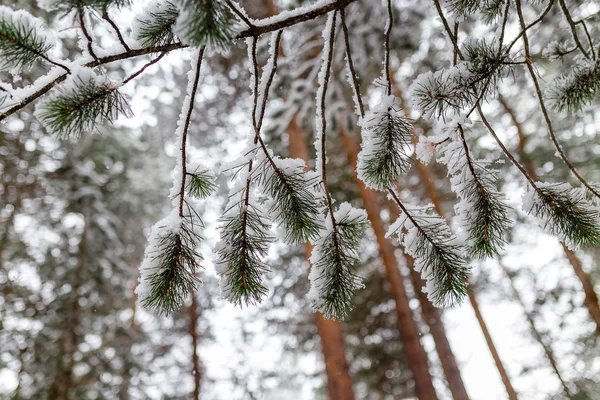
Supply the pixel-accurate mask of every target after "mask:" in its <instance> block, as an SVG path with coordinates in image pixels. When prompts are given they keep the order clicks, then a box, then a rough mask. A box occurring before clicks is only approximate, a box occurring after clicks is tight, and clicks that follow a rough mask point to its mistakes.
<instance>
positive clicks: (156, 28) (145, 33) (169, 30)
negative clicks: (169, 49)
mask: <svg viewBox="0 0 600 400" xmlns="http://www.w3.org/2000/svg"><path fill="white" fill-rule="evenodd" d="M150 7H151V8H150V9H147V10H145V12H144V13H143V15H142V16H140V17H137V18H136V19H135V23H134V29H133V36H134V38H135V39H136V40H137V41H138V42H139V43H140V44H141V45H142V46H143V47H160V46H166V45H168V44H171V43H173V42H174V41H175V36H174V34H173V26H174V25H175V21H176V20H177V17H178V16H179V10H178V9H177V6H175V4H173V3H172V2H170V1H166V2H164V3H160V2H156V3H152V5H151V6H150Z"/></svg>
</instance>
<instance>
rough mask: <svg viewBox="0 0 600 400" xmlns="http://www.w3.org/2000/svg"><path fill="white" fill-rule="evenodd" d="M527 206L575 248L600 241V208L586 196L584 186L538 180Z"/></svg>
mask: <svg viewBox="0 0 600 400" xmlns="http://www.w3.org/2000/svg"><path fill="white" fill-rule="evenodd" d="M523 208H524V210H525V211H526V212H528V213H530V214H533V215H534V216H536V217H537V218H539V219H540V223H541V225H542V227H544V228H545V229H546V230H547V231H548V232H549V233H551V234H552V235H556V236H558V237H559V238H560V239H561V240H563V241H564V242H565V243H566V244H567V245H568V246H569V247H571V248H573V247H578V248H585V247H593V246H597V245H598V244H600V209H599V208H598V207H597V206H594V205H592V204H591V203H590V202H589V201H588V200H587V199H586V193H585V190H584V189H574V188H572V187H571V186H570V185H569V184H568V183H542V182H536V183H535V188H534V189H531V188H529V190H528V192H526V193H525V196H524V200H523Z"/></svg>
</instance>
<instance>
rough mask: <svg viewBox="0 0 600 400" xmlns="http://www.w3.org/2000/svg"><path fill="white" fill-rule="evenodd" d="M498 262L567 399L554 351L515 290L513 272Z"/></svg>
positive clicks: (567, 393)
mask: <svg viewBox="0 0 600 400" xmlns="http://www.w3.org/2000/svg"><path fill="white" fill-rule="evenodd" d="M499 264H500V267H501V268H502V270H503V271H504V273H505V274H506V276H507V277H508V280H509V282H510V287H511V289H512V294H513V298H514V299H515V300H516V301H517V302H518V303H519V305H521V308H522V309H523V313H524V314H525V318H526V319H527V322H528V323H529V330H530V331H531V334H532V335H533V337H534V338H535V340H536V341H537V342H538V343H539V344H540V346H542V348H543V349H544V354H545V355H546V358H547V359H548V362H549V363H550V366H551V367H552V370H553V371H554V374H555V375H556V377H557V378H558V380H559V381H560V384H561V385H562V387H563V390H564V392H565V395H566V396H567V398H569V399H570V398H572V397H571V393H570V391H569V387H568V386H567V384H566V383H565V381H564V379H563V377H562V375H561V373H560V370H559V369H558V363H557V362H556V357H554V351H553V350H552V347H550V345H548V344H546V342H545V340H544V337H543V335H542V333H541V332H540V331H539V330H538V329H537V327H536V325H535V320H534V319H533V315H532V314H531V313H530V312H529V311H527V306H526V305H525V302H524V301H523V298H522V297H521V295H520V294H519V291H518V290H517V287H516V286H515V282H514V280H513V274H512V273H511V272H510V271H509V270H508V269H507V268H506V267H505V266H504V264H502V262H499Z"/></svg>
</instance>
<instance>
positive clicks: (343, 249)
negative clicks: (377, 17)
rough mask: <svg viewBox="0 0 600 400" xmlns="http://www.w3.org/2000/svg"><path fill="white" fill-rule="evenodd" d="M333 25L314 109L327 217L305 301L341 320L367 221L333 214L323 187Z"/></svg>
mask: <svg viewBox="0 0 600 400" xmlns="http://www.w3.org/2000/svg"><path fill="white" fill-rule="evenodd" d="M335 23H336V12H334V13H332V14H330V15H329V16H328V19H327V23H326V25H325V29H324V30H323V38H324V39H325V43H324V45H323V51H322V65H321V69H320V71H319V75H318V81H319V89H318V90H317V106H316V107H317V115H316V124H317V132H316V134H315V135H316V138H317V139H316V142H315V147H316V148H317V168H318V170H319V172H320V174H321V183H322V187H323V191H324V192H325V197H326V200H327V213H328V218H327V219H326V225H325V230H324V231H322V232H320V235H319V238H318V239H317V240H316V241H315V242H314V247H313V251H312V254H311V257H310V262H311V265H312V269H311V272H310V274H309V280H310V282H311V288H310V291H309V293H308V295H307V298H308V299H309V301H310V302H311V304H312V307H313V309H315V310H317V311H320V312H321V313H323V315H324V317H325V318H335V319H343V318H344V317H345V316H346V315H347V314H348V313H349V312H350V310H351V309H352V297H353V296H354V293H355V292H356V290H358V289H359V288H361V287H362V283H361V280H362V279H361V278H360V277H359V276H358V275H356V274H355V273H354V268H355V267H354V266H355V264H356V263H357V262H358V261H359V257H358V252H357V250H356V249H357V246H358V244H359V243H360V239H361V238H362V232H363V230H364V228H365V226H366V225H367V223H368V222H367V218H366V213H365V212H364V210H357V209H354V208H352V207H351V206H350V204H349V203H343V204H341V205H340V207H339V209H338V211H337V212H336V211H334V208H333V200H332V198H331V194H330V193H329V189H328V187H327V151H326V140H325V139H326V132H327V119H326V114H325V103H326V97H327V87H328V85H329V79H330V76H331V64H332V61H333V45H334V38H335Z"/></svg>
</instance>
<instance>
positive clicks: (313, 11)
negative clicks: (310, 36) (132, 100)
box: [0, 0, 357, 122]
mask: <svg viewBox="0 0 600 400" xmlns="http://www.w3.org/2000/svg"><path fill="white" fill-rule="evenodd" d="M355 1H357V0H337V1H332V2H331V3H327V4H325V5H321V4H319V3H317V6H316V7H314V8H308V9H306V10H304V9H303V11H302V12H300V13H290V15H289V16H287V17H285V18H281V19H278V20H277V21H275V22H272V23H268V22H266V23H265V22H263V21H258V22H260V23H257V24H255V27H250V28H248V29H246V30H243V31H241V32H240V33H238V34H237V35H236V37H235V38H236V39H240V38H247V37H259V36H261V35H264V34H265V33H269V32H274V31H278V30H280V29H284V28H286V27H290V26H294V25H296V24H300V23H303V22H306V21H310V20H312V19H315V18H317V17H320V16H321V15H324V14H326V13H328V12H330V11H331V10H336V9H338V8H340V7H345V6H347V5H348V4H350V3H353V2H355ZM187 47H189V46H187V45H185V44H182V43H173V44H168V45H164V46H158V47H144V48H141V49H134V50H131V51H125V52H123V53H118V54H114V55H109V56H104V57H100V58H98V59H96V60H93V61H90V62H89V63H86V64H85V65H84V66H85V67H90V68H94V67H98V66H100V65H104V64H108V63H112V62H115V61H120V60H125V59H128V58H133V57H139V56H142V55H146V54H151V53H160V52H164V53H168V52H171V51H173V50H179V49H184V48H187ZM66 78H67V74H63V75H61V76H59V77H57V78H56V79H54V80H52V81H51V82H49V83H48V84H46V85H44V86H43V87H41V88H40V89H39V90H37V91H36V92H34V93H33V94H31V95H29V96H27V97H26V98H25V99H23V100H21V101H20V102H19V103H17V104H15V105H14V106H12V107H10V108H9V109H8V110H7V111H5V112H3V113H2V114H0V122H1V121H3V120H5V119H6V118H8V117H9V116H10V115H12V114H14V113H16V112H18V111H19V110H21V109H23V108H24V107H26V106H27V105H29V104H31V103H32V102H34V101H35V100H37V99H39V98H40V97H42V96H43V95H45V94H46V93H48V92H49V91H50V90H51V89H52V88H53V87H55V86H56V85H58V84H60V83H62V82H64V81H65V79H66Z"/></svg>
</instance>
